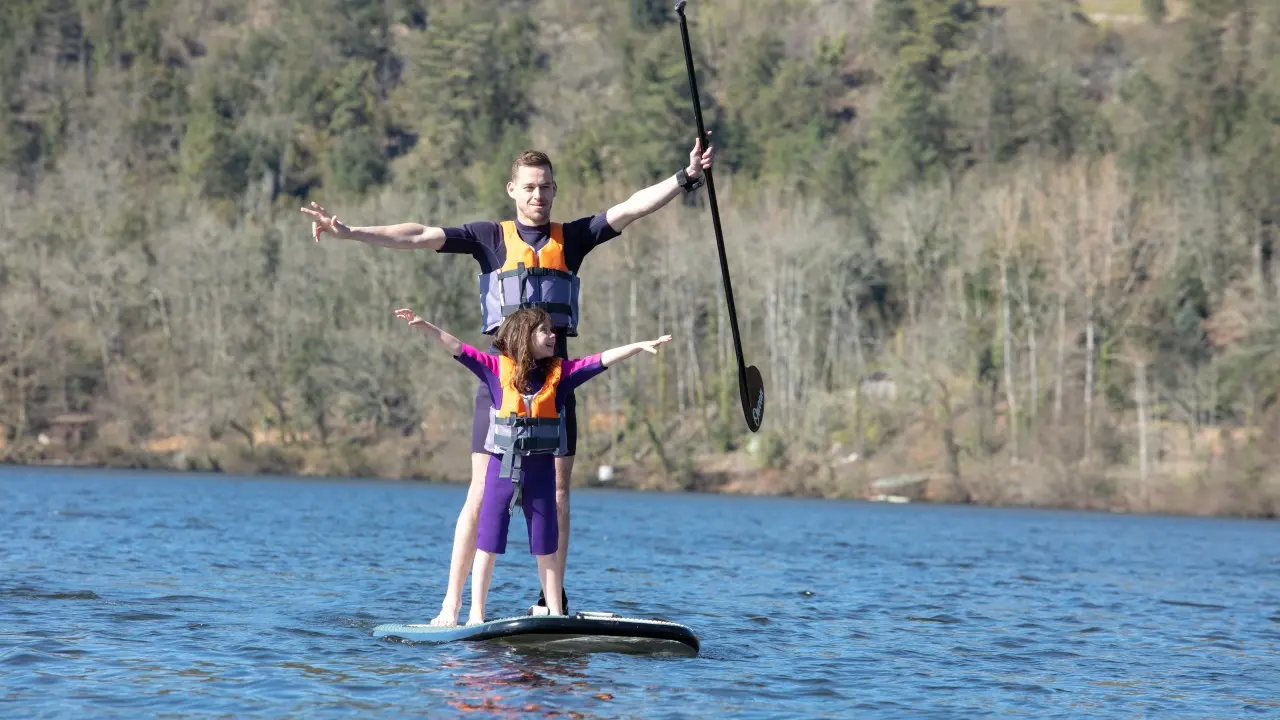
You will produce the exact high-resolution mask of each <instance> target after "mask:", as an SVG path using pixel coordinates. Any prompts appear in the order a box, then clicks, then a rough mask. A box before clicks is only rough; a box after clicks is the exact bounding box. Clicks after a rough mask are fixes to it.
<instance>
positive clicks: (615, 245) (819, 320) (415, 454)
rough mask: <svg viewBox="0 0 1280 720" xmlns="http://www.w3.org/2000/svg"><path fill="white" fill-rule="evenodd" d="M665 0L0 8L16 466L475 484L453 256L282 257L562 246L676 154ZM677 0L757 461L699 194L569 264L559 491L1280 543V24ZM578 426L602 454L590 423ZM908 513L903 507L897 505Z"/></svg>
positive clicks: (679, 92) (1037, 0) (1067, 8)
mask: <svg viewBox="0 0 1280 720" xmlns="http://www.w3.org/2000/svg"><path fill="white" fill-rule="evenodd" d="M672 4H673V3H672V2H669V1H668V0H597V1H595V2H589V3H583V2H570V1H569V0H526V1H523V2H517V1H516V0H470V1H469V2H463V1H462V0H432V1H430V2H428V1H427V0H382V1H381V2H369V1H356V0H95V1H92V2H90V1H76V2H73V1H72V0H5V2H4V3H3V4H2V5H0V96H2V97H3V100H4V102H3V103H0V188H2V189H0V229H2V230H3V232H2V233H0V328H2V329H0V445H2V446H3V447H2V448H0V454H4V455H6V456H7V457H8V459H9V461H11V462H76V463H88V464H109V465H135V466H137V465H147V466H172V467H183V468H186V467H190V468H200V469H207V468H222V469H226V470H238V471H239V470H265V471H279V472H305V473H326V474H356V475H383V476H417V477H451V478H456V479H461V477H462V475H463V474H464V473H465V468H466V463H467V458H466V443H465V439H464V438H463V437H462V436H463V435H464V434H465V431H466V430H465V429H466V428H467V427H469V415H470V410H469V408H470V398H471V396H472V393H473V388H474V381H473V379H472V377H471V376H470V374H469V373H467V372H466V371H465V370H464V369H462V368H461V367H459V366H458V365H457V363H455V362H453V361H451V360H449V359H448V358H447V357H446V358H442V357H440V355H441V353H439V352H438V351H435V350H434V349H433V348H430V347H428V346H426V345H425V344H424V342H423V341H422V339H421V338H420V337H419V336H418V335H416V334H415V333H413V332H411V331H409V330H407V329H406V328H404V327H403V324H402V323H398V322H397V321H395V319H394V318H393V317H392V314H391V313H392V311H393V310H394V309H395V308H398V307H403V306H406V305H407V306H411V307H414V308H415V309H417V310H418V311H419V312H420V313H422V314H423V315H424V316H426V317H428V318H430V319H432V320H433V321H436V322H438V323H440V324H442V325H444V326H445V327H446V328H449V329H451V330H453V331H455V332H457V333H458V334H459V335H460V336H461V337H463V339H464V340H468V341H470V342H479V341H480V338H479V335H478V332H477V329H478V325H479V315H478V310H477V302H476V292H477V291H476V279H475V272H476V267H475V264H474V261H473V260H472V259H471V258H469V257H465V256H461V257H459V256H440V255H436V254H435V253H431V252H419V253H414V252H403V251H393V250H386V249H378V248H370V247H366V246H362V245H358V244H354V243H342V242H338V241H333V240H326V241H325V242H323V243H321V244H319V245H316V244H315V243H312V242H311V241H310V237H309V226H308V223H307V221H306V218H305V217H303V216H302V215H301V214H300V213H299V212H298V207H299V206H300V205H301V204H303V203H305V202H309V201H312V200H315V201H318V202H321V203H322V204H324V205H325V206H326V207H327V208H329V209H331V210H334V211H336V212H337V213H338V214H339V216H340V217H341V218H342V219H343V220H344V221H346V222H348V223H352V224H359V225H369V224H385V223H393V222H403V221H415V222H423V223H427V224H433V225H446V224H460V223H462V222H466V221H468V220H476V219H501V218H507V217H509V216H510V215H511V212H512V210H511V207H510V200H509V199H508V198H507V197H506V194H505V192H504V189H503V185H504V183H505V181H506V177H507V174H508V172H509V166H510V162H511V159H512V158H513V157H514V155H516V154H517V153H518V152H519V151H520V150H523V149H526V148H538V149H543V150H545V151H547V152H549V153H550V154H551V156H552V158H553V160H554V161H555V164H556V174H557V179H558V182H559V186H560V196H559V198H558V200H557V206H556V216H557V217H558V218H559V219H564V220H567V219H570V218H572V217H575V216H578V215H580V214H586V213H590V212H597V211H600V210H603V209H604V208H606V207H608V206H609V205H610V204H612V203H614V202H617V201H620V200H623V199H625V198H626V197H627V196H628V195H629V194H630V193H631V192H632V191H634V190H636V189H638V188H640V187H642V186H644V185H646V184H649V183H652V182H656V181H658V180H660V179H662V178H663V177H666V176H669V175H670V174H671V173H673V172H674V171H675V170H676V168H678V167H680V165H681V164H682V163H683V162H685V161H686V160H687V155H688V151H689V148H690V146H691V144H692V141H693V137H694V125H693V117H692V106H691V103H690V99H689V95H688V85H687V78H686V76H685V68H684V60H683V56H682V54H681V45H680V35H679V30H678V26H677V25H676V24H675V20H676V16H675V14H674V12H673V11H672V8H671V6H672ZM1104 4H1105V5H1108V8H1109V9H1108V12H1111V13H1113V14H1111V15H1105V14H1103V13H1102V12H1100V11H1098V9H1097V8H1093V7H1090V6H1089V5H1090V4H1089V3H1085V5H1086V6H1085V7H1081V6H1080V5H1077V4H1076V3H1074V2H1071V1H1070V0H1003V1H1002V2H999V3H993V4H990V5H988V4H982V3H979V2H975V1H972V0H874V2H872V1H871V0H752V1H750V2H748V1H747V0H694V1H693V2H691V3H690V6H689V10H688V15H689V18H690V26H691V31H692V37H693V44H694V49H695V56H696V63H697V66H698V69H699V73H700V75H699V83H700V87H701V90H702V91H703V95H704V97H703V99H702V104H703V108H704V111H705V113H706V116H707V122H708V125H709V126H710V127H712V128H713V129H714V138H715V144H716V146H717V149H718V152H719V155H718V160H717V165H716V180H717V190H718V195H719V198H718V199H719V201H720V205H721V209H722V214H723V222H724V227H725V234H726V241H727V244H728V255H729V260H730V264H731V270H732V273H733V278H734V291H735V299H736V300H737V312H738V318H739V323H740V325H741V328H742V331H743V337H744V343H745V352H746V355H747V358H748V361H750V362H753V363H755V364H757V365H759V366H760V368H761V370H762V372H763V374H764V378H765V383H766V389H767V393H768V398H769V401H768V402H769V404H768V409H767V412H766V417H765V423H764V427H763V429H762V430H761V432H760V433H759V434H758V435H752V434H750V433H748V432H747V431H746V427H745V423H744V422H743V419H742V417H741V411H740V409H739V408H738V401H737V386H736V382H737V376H736V370H735V366H734V360H733V354H732V349H731V346H730V344H729V333H728V329H727V326H726V325H725V322H726V319H725V318H726V314H725V308H724V295H723V291H722V290H721V287H720V279H719V271H718V268H717V260H716V255H715V244H714V239H713V234H712V231H711V222H710V218H709V217H708V212H707V208H706V204H705V200H706V196H705V191H703V192H701V193H699V194H698V195H696V196H695V197H694V198H693V199H692V200H691V201H690V202H687V203H684V204H683V205H682V206H681V205H680V203H673V206H672V207H669V208H666V209H664V210H662V211H660V212H659V213H657V214H656V215H654V216H652V217H650V218H646V219H644V220H642V221H640V222H638V223H637V224H635V225H633V226H632V227H630V228H628V229H627V232H626V233H625V235H624V236H623V237H622V238H620V239H618V240H616V241H614V242H612V243H610V244H608V245H606V246H605V247H603V248H601V249H600V250H598V251H596V252H595V253H593V254H592V256H591V257H590V258H589V259H588V261H587V263H586V266H585V268H584V272H585V273H586V277H585V279H584V285H583V293H584V299H583V303H584V304H583V315H584V318H583V323H584V331H583V333H582V336H581V337H580V338H579V339H577V340H576V341H574V342H573V343H572V344H571V351H572V352H574V353H579V354H581V353H586V352H589V351H593V350H597V349H603V348H605V347H610V346H613V345H616V344H621V343H625V342H629V341H632V340H636V339H642V338H647V337H653V336H655V334H657V333H663V332H670V333H672V334H673V335H675V342H673V343H672V344H671V345H670V346H669V349H668V350H665V351H664V352H663V353H662V354H661V355H659V356H658V357H657V358H648V356H646V357H645V358H644V359H640V360H637V361H635V362H633V363H629V364H628V365H627V366H626V367H623V368H619V369H618V370H617V371H613V372H610V373H609V374H608V375H607V376H606V377H607V380H605V379H601V380H600V381H597V382H595V383H592V384H591V385H589V386H588V387H587V388H586V390H585V392H583V393H581V395H582V396H583V397H582V399H581V400H580V412H581V413H583V416H584V422H585V423H587V424H588V426H589V427H588V431H587V432H586V434H585V435H584V437H583V439H582V440H581V441H580V458H579V463H578V467H579V468H580V469H581V470H580V472H579V475H580V479H582V480H587V479H590V478H591V477H594V472H595V468H596V466H597V465H600V464H609V465H612V466H615V467H616V468H618V470H619V471H620V476H619V477H620V478H621V479H622V480H621V481H622V482H625V483H628V484H631V485H635V486H644V487H655V486H660V487H686V488H698V489H727V490H738V491H746V492H753V491H754V492H788V493H798V494H815V495H825V496H852V495H867V494H876V493H879V492H887V493H889V494H893V493H896V492H900V491H899V490H885V489H884V487H885V486H883V485H875V484H873V481H875V480H877V479H882V478H884V477H886V476H908V479H910V476H919V477H921V478H928V482H927V484H926V485H925V490H924V492H925V493H926V494H927V495H928V496H930V497H934V498H940V499H950V500H960V501H969V502H980V503H1029V504H1042V505H1070V506H1090V507H1110V508H1119V509H1131V510H1173V511H1191V512H1207V513H1238V514H1264V515H1266V514H1270V515H1275V514H1276V513H1277V512H1280V470H1277V469H1276V468H1277V464H1278V463H1280V443H1277V439H1278V438H1280V407H1278V406H1277V403H1276V400H1277V393H1280V352H1278V351H1280V312H1277V310H1278V309H1280V308H1278V306H1277V297H1276V279H1275V276H1274V259H1273V253H1274V243H1275V239H1276V230H1277V228H1276V224H1277V221H1278V220H1280V215H1278V213H1280V3H1275V2H1270V1H1269V0H1186V2H1182V3H1175V2H1170V3H1169V5H1168V6H1166V5H1165V3H1164V2H1162V1H1161V0H1141V2H1138V1H1137V0H1135V1H1134V2H1131V3H1128V5H1131V6H1132V7H1131V8H1129V12H1130V14H1128V15H1121V16H1117V15H1115V14H1114V13H1115V12H1116V10H1115V9H1114V8H1110V6H1113V5H1125V3H1115V2H1113V3H1109V4H1107V3H1104ZM588 420H589V422H588ZM907 484H910V483H907Z"/></svg>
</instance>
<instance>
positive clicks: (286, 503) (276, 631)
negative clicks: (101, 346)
mask: <svg viewBox="0 0 1280 720" xmlns="http://www.w3.org/2000/svg"><path fill="white" fill-rule="evenodd" d="M463 492H464V489H463V488H460V487H438V486H431V485H424V484H398V483H372V482H370V483H348V482H323V481H314V482H313V481H294V480H288V479H265V480H245V479H238V478H205V477H194V476H181V477H179V476H164V475H141V474H130V473H95V472H69V473H63V472H57V471H44V470H27V469H22V468H18V469H12V468H9V469H3V470H0V548H3V555H2V556H0V557H2V558H3V562H4V565H3V567H4V569H5V572H4V573H3V576H0V668H3V670H0V697H4V698H6V700H8V701H9V703H10V706H11V707H14V708H19V709H20V710H19V714H20V715H21V716H22V717H24V718H25V717H30V718H44V717H68V716H80V715H85V716H95V717H100V716H104V715H106V716H116V715H119V716H122V717H124V716H128V717H136V716H175V717H176V716H186V715H199V716H228V717H237V718H275V717H282V716H307V717H326V716H350V715H352V714H356V715H369V716H377V717H400V716H414V717H416V716H453V715H458V714H463V713H464V712H465V713H478V714H479V716H489V715H502V716H509V717H513V718H524V717H529V718H532V717H539V718H546V717H573V718H615V717H644V718H668V717H670V718H687V717H698V716H706V717H734V718H775V717H832V718H836V717H839V718H844V717H849V716H851V715H852V716H863V715H868V716H875V717H920V716H940V717H966V718H967V717H985V716H991V715H1001V716H1004V715H1020V716H1025V717H1036V718H1042V717H1043V718H1048V717H1063V718H1074V717H1081V716H1088V717H1101V718H1110V717H1116V718H1121V717H1124V718H1127V717H1133V716H1135V715H1137V716H1159V717H1163V716H1178V717H1196V716H1200V717H1252V716H1258V717H1264V716H1272V715H1278V714H1280V702H1278V701H1277V700H1276V698H1277V697H1280V679H1278V678H1280V675H1278V674H1277V673H1276V672H1275V668H1276V667H1277V665H1278V664H1280V650H1278V649H1277V648H1278V647H1280V572H1277V563H1280V556H1277V555H1276V554H1275V551H1274V548H1275V547H1280V529H1278V528H1280V525H1277V524H1276V523H1266V522H1238V521H1229V520H1206V519H1178V518H1158V517H1151V518H1144V517H1133V516H1114V515H1109V514H1085V513H1053V512H1043V511H1020V510H986V509H979V508H938V507H920V506H915V505H908V506H889V505H875V504H859V503H837V502H820V501H808V500H795V499H770V498H729V497H717V496H704V495H647V494H637V493H626V492H606V491H585V490H584V491H575V501H574V536H573V544H572V545H571V552H570V557H569V577H568V588H569V593H570V597H571V602H572V603H573V605H574V606H576V607H578V608H581V609H607V610H614V611H617V612H626V613H636V614H641V615H646V616H660V617H666V618H669V619H672V620H676V621H679V622H683V623H686V624H688V625H690V626H692V627H694V628H695V629H696V630H697V631H698V632H699V634H700V635H701V638H702V641H703V648H702V652H701V653H700V655H699V656H698V657H697V658H694V659H687V658H662V657H643V656H628V655H610V654H600V655H573V654H566V653H557V652H548V651H536V650H522V649H518V648H509V647H505V646H488V645H479V646H474V645H461V644H460V645H456V646H444V647H436V646H430V645H422V644H411V643H401V642H391V641H378V640H374V639H373V638H372V637H371V636H370V631H371V630H372V628H373V626H374V625H376V624H378V623H380V622H389V621H422V620H425V619H427V618H429V617H430V616H432V615H434V612H435V610H436V609H437V608H438V605H439V600H440V596H439V594H440V592H441V591H442V589H443V578H444V573H445V571H446V569H447V562H448V553H449V546H450V542H451V540H452V534H453V527H454V520H455V519H456V512H457V509H458V507H459V506H460V503H461V501H462V497H463ZM526 542H527V539H526V538H525V536H524V529H523V522H522V521H521V519H520V518H517V520H516V522H515V523H514V524H513V529H512V533H511V551H510V552H509V553H508V554H507V555H506V556H504V557H503V558H502V559H501V560H500V561H499V563H498V570H497V574H496V576H495V582H494V588H493V591H492V595H491V599H490V602H491V605H492V607H493V610H492V612H494V613H495V614H507V613H518V612H522V611H523V609H524V607H526V606H527V605H528V604H529V603H530V601H531V600H532V599H533V597H535V596H536V594H537V593H536V580H535V576H534V569H533V561H532V559H531V558H530V557H529V555H528V552H527V545H524V543H526Z"/></svg>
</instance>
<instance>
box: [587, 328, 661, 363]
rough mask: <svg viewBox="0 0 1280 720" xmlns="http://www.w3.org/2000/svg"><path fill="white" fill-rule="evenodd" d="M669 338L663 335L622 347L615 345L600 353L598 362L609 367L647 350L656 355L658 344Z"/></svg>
mask: <svg viewBox="0 0 1280 720" xmlns="http://www.w3.org/2000/svg"><path fill="white" fill-rule="evenodd" d="M670 340H671V336H670V335H663V336H662V337H660V338H658V339H657V340H642V341H640V342H638V343H631V344H630V345H623V346H622V347H616V348H613V349H612V350H605V351H604V352H602V353H600V364H601V365H602V366H604V367H610V366H612V365H613V364H614V363H617V362H621V361H623V360H626V359H627V358H629V357H631V356H632V355H638V354H640V353H642V352H647V353H649V354H650V355H657V354H658V346H659V345H662V344H664V343H667V342H669V341H670Z"/></svg>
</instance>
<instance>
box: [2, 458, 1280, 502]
mask: <svg viewBox="0 0 1280 720" xmlns="http://www.w3.org/2000/svg"><path fill="white" fill-rule="evenodd" d="M388 445H390V446H392V447H395V448H396V449H398V450H403V449H404V448H403V447H400V446H402V445H403V443H396V442H394V441H391V442H389V443H386V442H384V443H377V444H373V445H372V452H374V453H377V452H378V451H379V450H390V448H389V447H387V446H388ZM34 449H36V448H30V447H27V448H23V450H25V452H20V450H19V449H18V448H13V447H10V448H7V449H6V450H5V451H3V453H4V454H3V455H0V465H2V466H6V467H10V468H31V469H37V470H57V469H70V470H75V471H86V472H88V471H108V472H110V471H130V470H131V471H143V472H148V473H150V472H155V473H165V474H170V475H183V474H192V475H215V476H216V475H221V476H224V477H228V478H231V477H235V478H244V479H249V480H254V479H263V480H285V481H302V482H346V483H370V482H377V483H423V484H435V485H454V486H464V485H465V484H466V482H467V472H468V470H469V468H468V462H467V459H466V458H467V455H466V450H465V448H452V447H450V448H438V449H437V451H436V452H431V453H427V454H426V455H425V457H423V456H417V457H415V456H413V455H407V456H406V455H401V454H398V453H393V452H387V453H386V455H387V457H386V459H387V460H388V461H390V460H400V461H401V462H399V463H394V462H385V463H383V464H382V465H381V466H377V465H376V464H371V463H369V462H359V461H357V462H352V461H351V459H350V458H345V457H344V455H343V453H344V452H347V451H346V450H344V449H343V448H342V447H341V444H335V446H331V447H329V448H324V449H320V448H316V447H305V446H301V445H285V446H279V445H268V446H259V447H257V448H254V449H247V448H245V447H242V446H227V445H220V444H219V445H207V446H203V447H201V448H199V452H178V453H173V452H169V453H155V452H149V451H146V450H143V449H138V448H118V447H116V448H103V447H100V446H99V447H95V448H85V451H82V452H78V453H69V452H65V451H62V452H55V451H54V449H53V448H48V447H40V448H38V450H39V451H40V452H32V450H34ZM578 457H579V460H578V462H577V465H576V467H575V472H574V483H573V486H574V487H575V488H591V489H611V490H622V491H628V492H662V493H670V494H679V493H696V494H707V495H740V496H752V497H778V498H797V499H810V500H845V501H858V502H868V503H872V502H881V503H885V504H913V505H943V506H976V507H987V508H994V509H1003V508H1011V509H1023V510H1049V511H1071V512H1095V513H1107V514H1125V515H1146V516H1165V517H1212V518H1220V519H1252V520H1277V519H1280V492H1277V491H1280V488H1271V487H1270V486H1267V487H1254V488H1252V489H1253V491H1254V492H1253V494H1251V495H1249V496H1247V497H1242V496H1240V491H1241V487H1240V486H1241V482H1235V483H1233V482H1231V481H1229V480H1223V479H1219V480H1218V481H1215V482H1212V483H1206V482H1205V479H1204V478H1203V477H1201V478H1197V479H1188V478H1175V477H1170V476H1156V477H1154V478H1152V479H1150V480H1149V481H1148V485H1147V486H1146V487H1145V488H1144V489H1143V490H1142V491H1141V492H1135V489H1134V488H1133V487H1131V483H1129V482H1127V480H1126V478H1125V477H1124V473H1123V472H1122V470H1123V469H1122V468H1113V469H1112V471H1111V472H1106V470H1105V469H1100V470H1094V471H1092V472H1090V473H1085V472H1084V471H1080V470H1066V471H1065V477H1060V478H1058V479H1059V480H1063V479H1067V480H1068V481H1070V480H1075V481H1076V482H1079V481H1081V477H1082V476H1084V475H1086V474H1087V475H1089V478H1088V480H1089V481H1088V482H1086V484H1085V485H1082V486H1078V487H1077V488H1076V490H1075V491H1074V492H1065V493H1062V492H1059V494H1057V495H1056V496H1052V497H1051V496H1046V495H1039V496H1038V495H1036V494H1035V493H1034V492H1029V491H1028V487H1033V488H1041V487H1049V486H1050V485H1051V484H1052V483H1053V481H1054V478H1051V477H1048V476H1045V471H1046V468H1043V467H1038V466H1032V465H1030V464H1028V465H1026V466H1023V467H1021V468H1019V472H1017V473H1010V472H1009V471H1010V470H1011V468H1010V467H1009V466H1008V465H1007V464H1006V465H1004V467H1003V468H1001V469H1002V470H1003V471H1004V472H1002V473H999V474H993V473H992V471H994V470H996V469H997V468H995V467H993V465H996V463H986V464H984V465H983V466H978V465H976V464H975V466H974V467H972V468H967V471H968V473H969V474H970V475H971V477H968V478H964V477H962V478H960V479H958V480H956V479H952V478H949V477H946V476H945V475H942V474H939V473H938V472H937V471H936V470H934V469H932V468H912V467H906V466H899V467H897V468H894V469H895V470H896V472H877V469H876V468H875V467H874V466H873V464H872V463H868V464H867V465H864V466H863V467H861V468H857V469H853V470H849V469H844V468H841V467H840V466H839V465H838V464H833V463H823V462H821V460H815V459H814V458H808V459H806V460H804V461H802V462H798V463H793V464H791V465H788V466H784V467H754V466H753V465H752V463H751V462H750V458H749V455H748V453H746V452H745V451H739V452H736V453H719V454H714V455H708V456H706V457H703V458H699V459H698V460H697V461H695V462H693V463H691V464H690V465H691V466H690V467H685V468H684V469H682V470H681V471H680V472H678V473H672V472H669V471H664V470H663V469H662V468H661V467H651V466H650V464H649V463H640V462H637V463H632V464H630V465H628V466H624V467H618V466H610V468H611V474H612V475H613V477H612V479H610V480H609V481H601V480H599V479H597V477H598V475H597V471H598V469H599V468H600V467H601V466H602V465H608V463H605V462H603V461H602V459H601V458H596V457H591V456H583V455H579V456H578ZM324 459H327V460H329V462H324V461H323V460H324ZM406 460H416V462H407V461H406ZM459 460H461V462H459ZM433 461H439V462H433ZM395 464H398V465H400V467H398V468H395V469H393V468H391V467H389V466H390V465H395ZM352 470H362V472H352ZM885 483H888V484H890V485H894V487H895V491H894V492H885V491H883V489H877V486H878V485H883V484H885ZM1099 483H1102V484H1104V485H1106V486H1107V487H1110V488H1112V491H1111V492H1110V493H1109V494H1108V495H1106V496H1100V495H1099V493H1097V492H1090V491H1089V489H1088V488H1090V487H1101V486H1102V485H1099ZM898 493H901V494H898Z"/></svg>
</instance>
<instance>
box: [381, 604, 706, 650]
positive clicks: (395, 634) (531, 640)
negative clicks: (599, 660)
mask: <svg viewBox="0 0 1280 720" xmlns="http://www.w3.org/2000/svg"><path fill="white" fill-rule="evenodd" d="M373 636H374V637H376V638H397V639H400V640H408V641H410V642H415V643H416V642H423V643H448V642H458V641H467V642H485V641H488V642H498V643H505V644H509V645H518V646H524V647H540V648H546V649H556V650H572V651H585V652H625V653H664V654H677V655H697V654H698V647H699V641H698V636H697V635H695V634H694V632H693V630H690V629H689V628H688V627H685V626H684V625H681V624H679V623H674V622H671V621H669V620H657V619H648V618H628V617H622V616H621V615H618V614H616V613H611V612H591V611H583V612H578V613H575V614H573V615H521V616H518V617H509V618H502V619H499V620H490V621H488V622H484V623H481V624H479V625H455V626H452V627H433V626H431V625H427V624H402V623H387V624H384V625H379V626H377V627H375V628H374V629H373Z"/></svg>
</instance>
